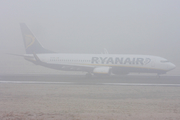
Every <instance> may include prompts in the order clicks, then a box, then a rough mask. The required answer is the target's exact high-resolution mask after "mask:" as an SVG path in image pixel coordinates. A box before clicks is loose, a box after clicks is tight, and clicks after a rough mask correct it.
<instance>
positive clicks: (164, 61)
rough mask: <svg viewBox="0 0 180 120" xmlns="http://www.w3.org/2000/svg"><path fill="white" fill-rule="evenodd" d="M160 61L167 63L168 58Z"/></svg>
mask: <svg viewBox="0 0 180 120" xmlns="http://www.w3.org/2000/svg"><path fill="white" fill-rule="evenodd" d="M161 62H162V63H167V62H169V61H168V60H161Z"/></svg>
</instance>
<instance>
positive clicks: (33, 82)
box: [0, 81, 73, 84]
mask: <svg viewBox="0 0 180 120" xmlns="http://www.w3.org/2000/svg"><path fill="white" fill-rule="evenodd" d="M0 83H11V84H72V83H73V82H36V81H0Z"/></svg>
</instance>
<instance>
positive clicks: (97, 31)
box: [0, 0, 180, 75]
mask: <svg viewBox="0 0 180 120" xmlns="http://www.w3.org/2000/svg"><path fill="white" fill-rule="evenodd" d="M179 5H180V1H179V0H171V1H170V0H158V1H157V0H149V1H144V0H136V1H134V0H128V1H118V0H113V1H112V0H111V1H109V0H86V1H83V0H78V1H74V0H68V1H65V0H61V1H59V0H26V1H23V0H16V1H12V0H6V1H5V0H1V1H0V17H1V19H0V26H1V27H0V55H1V60H0V74H16V73H18V74H21V73H46V72H42V68H41V67H39V66H35V65H33V64H32V63H29V62H27V61H25V60H24V59H23V58H19V57H14V56H8V55H5V53H16V54H24V53H25V50H24V44H23V40H22V35H21V31H20V27H19V23H20V22H24V23H26V24H27V25H28V26H29V28H30V29H31V31H32V32H33V33H34V34H35V36H36V37H37V38H38V40H39V41H40V42H41V44H42V45H43V46H44V47H45V48H47V49H49V50H52V51H56V52H60V53H101V52H102V51H103V48H107V49H108V51H109V52H110V53H117V54H143V55H146V54H147V55H155V56H161V57H164V58H166V59H168V60H169V61H171V62H172V63H174V64H175V65H176V66H177V68H176V69H175V70H173V71H171V72H170V73H169V74H172V75H179V71H180V68H179V66H180V63H179V61H180V55H179V51H180V49H179V45H180V34H179V32H180V22H179V21H180V15H179V13H180V7H179ZM37 71H38V72H37ZM43 71H48V73H49V69H45V68H43ZM58 72H59V71H51V73H58Z"/></svg>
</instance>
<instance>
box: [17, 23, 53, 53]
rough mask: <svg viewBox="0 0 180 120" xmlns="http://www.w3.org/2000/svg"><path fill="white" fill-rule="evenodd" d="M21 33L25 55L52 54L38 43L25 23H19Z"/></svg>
mask: <svg viewBox="0 0 180 120" xmlns="http://www.w3.org/2000/svg"><path fill="white" fill-rule="evenodd" d="M20 27H21V32H22V36H23V41H24V46H25V49H26V53H27V54H34V53H37V54H40V53H53V52H51V51H49V50H47V49H45V48H43V46H42V45H41V44H40V43H39V41H38V40H37V39H36V37H35V36H34V35H33V33H32V32H31V31H30V29H29V28H28V27H27V26H26V24H25V23H20Z"/></svg>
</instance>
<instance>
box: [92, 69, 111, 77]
mask: <svg viewBox="0 0 180 120" xmlns="http://www.w3.org/2000/svg"><path fill="white" fill-rule="evenodd" d="M93 74H94V75H110V74H111V68H110V67H96V68H94V70H93Z"/></svg>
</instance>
